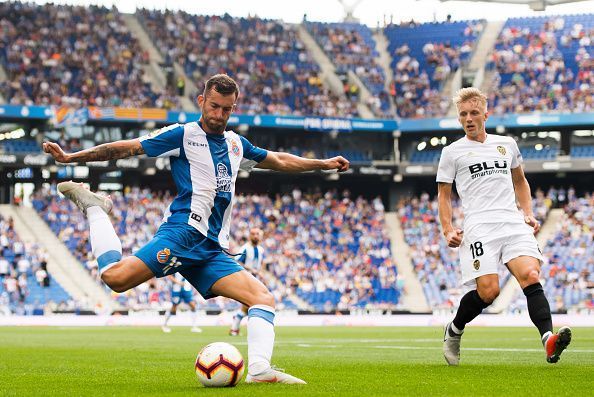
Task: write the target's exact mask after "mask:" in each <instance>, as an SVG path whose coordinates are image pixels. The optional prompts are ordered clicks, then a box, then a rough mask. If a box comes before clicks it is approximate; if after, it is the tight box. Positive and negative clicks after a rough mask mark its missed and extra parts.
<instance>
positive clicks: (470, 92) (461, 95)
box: [452, 87, 487, 110]
mask: <svg viewBox="0 0 594 397" xmlns="http://www.w3.org/2000/svg"><path fill="white" fill-rule="evenodd" d="M475 98H476V100H478V101H479V102H480V104H481V105H483V106H484V107H485V110H487V96H486V95H485V94H483V92H482V91H481V90H479V89H478V88H475V87H466V88H462V89H459V90H458V91H457V92H456V94H455V95H454V96H453V97H452V101H453V102H454V105H456V107H459V106H460V104H461V103H462V102H467V101H470V100H473V99H475Z"/></svg>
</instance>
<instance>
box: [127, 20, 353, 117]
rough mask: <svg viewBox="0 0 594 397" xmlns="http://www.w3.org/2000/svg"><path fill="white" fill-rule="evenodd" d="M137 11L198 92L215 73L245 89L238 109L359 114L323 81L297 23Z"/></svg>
mask: <svg viewBox="0 0 594 397" xmlns="http://www.w3.org/2000/svg"><path fill="white" fill-rule="evenodd" d="M136 15H137V16H138V17H139V19H140V20H141V21H143V24H144V26H145V28H146V29H147V31H148V32H149V35H150V36H151V38H152V39H153V40H154V42H155V44H156V47H157V48H158V49H160V51H161V53H162V55H163V57H164V58H165V62H166V63H172V62H176V63H178V64H179V65H181V66H182V68H183V69H184V71H185V73H186V75H187V76H189V77H190V78H191V79H192V80H193V81H194V82H195V83H196V86H197V87H198V89H199V92H201V89H202V87H203V85H204V82H205V80H206V79H207V78H208V77H209V76H211V75H213V74H215V73H227V74H228V75H230V76H231V77H233V78H234V79H235V80H236V81H237V82H238V84H239V86H240V88H241V90H242V93H241V96H240V98H239V101H238V104H237V110H236V113H244V114H280V115H287V114H292V115H297V116H300V115H316V116H329V117H354V116H356V115H357V109H356V102H353V101H350V100H347V99H346V98H345V97H338V96H336V95H334V94H332V93H331V92H330V91H329V90H328V88H327V87H325V86H324V85H323V83H322V80H321V77H320V71H319V67H318V66H317V64H316V63H315V62H314V61H313V60H312V59H311V57H310V55H309V54H308V53H307V51H306V49H305V46H304V44H303V42H302V41H301V40H300V38H299V36H298V34H297V29H296V27H295V26H293V25H289V24H286V23H284V22H281V21H272V20H265V19H260V18H257V17H250V18H234V17H231V16H230V15H228V14H225V15H223V16H204V15H191V14H188V13H186V12H183V11H175V12H174V11H165V12H162V11H157V10H147V9H141V10H137V14H136ZM190 95H192V97H195V95H196V93H190Z"/></svg>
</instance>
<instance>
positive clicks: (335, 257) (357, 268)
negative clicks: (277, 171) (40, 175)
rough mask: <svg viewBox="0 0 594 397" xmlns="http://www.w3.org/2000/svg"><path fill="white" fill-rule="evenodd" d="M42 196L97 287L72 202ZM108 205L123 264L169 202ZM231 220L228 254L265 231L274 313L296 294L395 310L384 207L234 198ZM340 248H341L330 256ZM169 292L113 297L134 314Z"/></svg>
mask: <svg viewBox="0 0 594 397" xmlns="http://www.w3.org/2000/svg"><path fill="white" fill-rule="evenodd" d="M47 193H48V192H43V191H40V192H37V193H36V195H35V197H34V199H33V200H32V202H33V206H34V207H35V208H36V210H37V211H38V212H39V213H40V214H41V215H42V216H43V218H44V219H45V220H46V222H47V223H48V224H49V225H50V227H51V229H52V230H53V231H54V232H55V233H56V234H57V235H59V237H60V240H61V241H64V242H65V244H66V245H67V246H68V247H69V248H70V249H71V250H72V251H73V252H74V253H75V255H76V256H77V258H78V259H79V261H80V262H81V263H83V264H84V265H85V266H86V267H87V269H88V270H89V271H90V272H91V274H92V275H93V276H94V277H95V278H96V279H97V280H98V282H100V281H99V277H98V275H97V267H96V262H95V261H94V259H93V258H92V254H91V249H90V245H89V241H88V226H87V224H86V221H85V219H84V217H83V215H82V213H80V211H78V210H77V209H76V208H75V207H74V206H73V204H71V202H70V201H67V200H65V199H63V198H59V197H57V196H53V197H52V195H51V194H47ZM112 199H113V200H114V210H113V214H112V220H113V222H114V225H115V229H116V232H117V233H118V235H119V236H120V238H121V241H122V248H123V253H124V256H126V255H130V254H132V253H133V252H135V251H136V250H137V249H138V248H140V247H141V246H142V245H143V244H144V243H145V242H148V241H149V239H150V238H151V237H152V235H153V234H154V233H155V232H156V230H157V227H158V225H159V224H160V223H161V218H162V214H163V211H164V208H165V207H166V206H167V204H168V203H169V202H170V201H171V197H170V196H169V195H168V194H158V193H153V192H150V191H149V190H140V189H137V188H134V189H127V190H126V191H125V193H124V194H119V193H115V194H112ZM233 217H234V219H236V222H235V225H234V227H233V228H232V233H233V235H232V236H233V241H235V242H237V244H235V246H232V248H231V251H234V249H235V250H236V249H238V247H239V246H241V245H242V243H243V242H244V240H245V237H246V236H247V235H248V232H249V228H251V227H255V226H258V227H261V228H262V229H263V230H265V236H266V238H265V240H264V242H263V243H264V248H265V249H266V252H267V259H266V260H265V262H266V263H267V266H268V271H269V273H270V274H272V275H274V277H270V276H269V275H265V276H264V278H265V281H266V282H267V285H268V286H269V287H270V288H271V290H272V292H273V294H274V295H275V297H276V299H277V301H278V303H279V307H281V308H287V309H291V308H297V304H296V303H295V302H293V301H292V300H291V296H292V295H294V294H296V295H297V296H299V297H300V298H301V299H303V300H304V301H306V302H307V303H308V304H309V305H311V306H312V307H313V308H315V309H318V310H322V311H330V310H337V309H340V310H345V309H351V308H355V307H366V308H370V307H371V308H373V307H386V308H390V307H395V305H397V303H398V297H399V294H400V291H399V287H398V286H397V283H396V281H397V271H396V266H395V264H394V263H393V261H392V260H391V251H390V248H389V247H390V245H389V239H388V237H387V235H386V231H385V221H384V212H383V205H382V204H381V200H379V199H376V200H374V201H373V202H371V203H370V202H368V201H367V200H364V199H361V198H358V199H356V200H352V199H350V198H349V196H348V193H345V194H344V195H343V196H339V195H338V194H336V193H332V192H328V193H326V194H325V195H323V196H322V195H320V194H318V195H312V196H309V195H304V194H302V193H301V192H300V191H297V190H296V191H294V192H293V193H292V194H291V195H284V196H277V197H275V198H274V200H273V199H270V198H268V197H267V196H259V195H254V196H239V197H238V199H237V204H236V206H235V207H234V214H233ZM337 246H342V247H344V248H343V249H342V250H329V249H328V248H329V247H337ZM166 286H167V285H166V282H164V281H163V280H152V281H151V282H149V283H146V285H143V286H140V287H137V288H136V289H134V290H131V292H127V293H124V294H113V296H114V298H115V299H117V300H118V301H119V302H120V303H121V304H122V305H123V306H125V307H128V308H131V309H142V308H159V307H163V306H162V305H163V304H164V303H165V299H166V297H167V294H168V292H167V288H166ZM160 305H161V306H160ZM199 306H200V305H199ZM201 307H205V308H207V309H209V308H210V309H217V308H219V309H220V308H227V309H228V308H232V307H235V303H230V302H229V301H226V300H222V299H218V300H212V301H208V302H201Z"/></svg>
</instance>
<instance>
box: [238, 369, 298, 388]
mask: <svg viewBox="0 0 594 397" xmlns="http://www.w3.org/2000/svg"><path fill="white" fill-rule="evenodd" d="M245 383H285V384H287V385H306V384H307V383H306V382H305V381H303V380H301V379H299V378H296V377H294V376H293V375H289V374H286V373H285V372H284V370H282V369H280V368H275V367H271V368H268V369H267V370H266V371H264V372H262V373H261V374H258V375H250V374H248V376H247V377H246V378H245Z"/></svg>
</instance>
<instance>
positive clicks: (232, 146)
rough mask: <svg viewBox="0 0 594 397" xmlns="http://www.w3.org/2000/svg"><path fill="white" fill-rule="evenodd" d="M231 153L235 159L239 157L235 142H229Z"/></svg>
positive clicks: (237, 146)
mask: <svg viewBox="0 0 594 397" xmlns="http://www.w3.org/2000/svg"><path fill="white" fill-rule="evenodd" d="M231 153H233V155H234V156H235V157H239V154H240V153H239V145H237V142H235V141H231Z"/></svg>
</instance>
